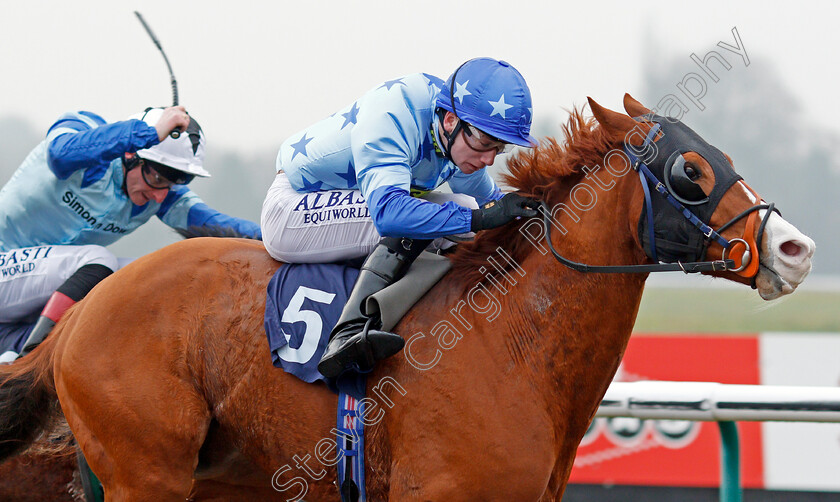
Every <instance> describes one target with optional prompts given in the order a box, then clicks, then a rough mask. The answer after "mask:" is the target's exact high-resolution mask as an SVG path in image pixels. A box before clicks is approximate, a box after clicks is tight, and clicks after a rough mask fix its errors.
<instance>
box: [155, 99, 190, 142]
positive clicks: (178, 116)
mask: <svg viewBox="0 0 840 502" xmlns="http://www.w3.org/2000/svg"><path fill="white" fill-rule="evenodd" d="M189 125H190V116H189V115H188V114H187V109H186V108H184V107H183V106H181V105H178V106H170V107H169V108H166V109H165V110H163V115H161V116H160V119H158V121H157V124H155V129H156V130H157V133H158V139H160V140H161V141H163V140H164V139H166V137H167V136H169V133H170V132H172V131H174V130H175V129H178V130H181V131H186V130H187V126H189Z"/></svg>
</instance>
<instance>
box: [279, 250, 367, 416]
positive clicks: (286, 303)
mask: <svg viewBox="0 0 840 502" xmlns="http://www.w3.org/2000/svg"><path fill="white" fill-rule="evenodd" d="M358 276H359V270H358V269H356V268H353V267H350V266H347V265H340V264H335V263H312V264H310V263H303V264H288V265H283V266H282V267H280V268H279V269H278V270H277V272H276V273H275V274H274V277H272V278H271V281H269V283H268V288H267V292H266V293H267V294H266V300H265V333H266V336H267V337H268V347H269V350H270V351H271V362H272V363H273V364H274V366H276V367H278V368H282V369H283V370H284V371H286V372H287V373H291V374H292V375H294V376H296V377H298V378H300V379H301V380H303V381H304V382H310V383H311V382H315V381H317V380H322V381H324V382H325V383H326V384H327V385H328V386H329V387H330V388H331V389H332V390H333V391H335V392H338V391H339V390H340V391H344V392H345V393H347V394H350V395H351V396H354V397H357V398H359V399H361V398H363V397H364V390H365V389H364V375H359V374H357V373H353V372H347V373H345V374H343V375H341V376H340V377H338V379H328V378H326V377H324V376H323V375H321V373H319V372H318V362H319V361H320V360H321V356H322V355H323V354H324V351H325V350H326V348H327V342H329V335H330V331H331V330H332V328H333V326H335V323H336V322H337V321H338V318H339V316H340V315H341V311H342V309H343V308H344V304H345V303H347V298H349V296H350V292H351V291H352V289H353V285H354V284H355V282H356V278H357V277H358Z"/></svg>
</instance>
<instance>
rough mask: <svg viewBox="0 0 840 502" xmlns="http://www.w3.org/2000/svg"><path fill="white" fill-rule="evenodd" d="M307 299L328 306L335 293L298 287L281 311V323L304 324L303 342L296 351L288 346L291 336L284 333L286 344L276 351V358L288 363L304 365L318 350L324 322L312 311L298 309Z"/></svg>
mask: <svg viewBox="0 0 840 502" xmlns="http://www.w3.org/2000/svg"><path fill="white" fill-rule="evenodd" d="M307 298H308V299H310V300H312V301H313V302H318V303H326V304H327V305H329V304H330V303H332V301H333V299H334V298H335V293H327V292H326V291H321V290H320V289H312V288H307V287H306V286H299V287H298V289H297V291H295V294H294V295H293V296H292V299H291V300H289V306H288V307H286V310H284V311H283V317H282V319H281V321H283V322H288V323H295V322H299V321H303V322H304V323H306V332H305V333H304V335H303V341H302V342H301V344H300V347H299V348H297V349H293V348H292V347H291V345H289V344H288V342H289V341H291V336H289V335H288V334H286V332H285V331H284V332H283V336H285V337H286V342H287V344H286V345H285V346H283V347H282V348H280V349H277V357H279V358H280V359H282V360H284V361H286V362H289V363H300V364H305V363H307V362H308V361H309V360H310V359H311V358H312V356H313V355H315V351H316V350H318V341H319V340H320V339H321V328H323V326H324V322H323V321H322V320H321V316H319V315H318V313H317V312H315V311H314V310H301V309H300V308H301V307H302V306H303V301H304V300H306V299H307Z"/></svg>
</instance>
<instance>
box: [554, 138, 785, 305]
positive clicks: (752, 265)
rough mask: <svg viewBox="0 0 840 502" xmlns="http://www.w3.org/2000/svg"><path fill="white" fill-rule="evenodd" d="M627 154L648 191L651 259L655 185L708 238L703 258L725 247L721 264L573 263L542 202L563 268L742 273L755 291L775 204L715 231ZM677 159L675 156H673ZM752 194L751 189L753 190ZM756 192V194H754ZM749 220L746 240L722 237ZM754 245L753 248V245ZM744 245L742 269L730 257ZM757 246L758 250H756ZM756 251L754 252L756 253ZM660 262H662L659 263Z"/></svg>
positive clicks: (743, 214)
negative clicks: (557, 239)
mask: <svg viewBox="0 0 840 502" xmlns="http://www.w3.org/2000/svg"><path fill="white" fill-rule="evenodd" d="M659 129H660V124H659V123H655V124H654V126H653V127H652V128H651V130H650V131H649V132H648V134H647V137H646V138H645V141H644V144H643V145H642V147H641V148H642V149H644V148H645V147H647V146H648V145H650V144H651V143H652V142H653V138H655V137H656V134H657V132H658V131H659ZM624 152H625V153H626V154H627V156H628V158H629V159H630V162H631V164H632V166H633V170H635V171H636V172H637V173H639V179H640V180H641V183H642V187H643V189H644V194H645V208H646V212H647V218H648V229H649V231H650V242H651V249H652V252H653V255H654V256H653V257H651V256H649V258H651V259H654V260H655V259H656V258H655V256H656V251H655V244H654V243H655V241H656V240H655V236H654V235H653V211H652V208H653V204H652V203H651V197H650V190H649V188H648V183H651V184H653V185H654V187H655V189H656V191H657V192H658V193H659V194H660V195H661V196H662V197H664V198H665V199H666V200H667V201H668V203H669V204H671V206H673V207H674V208H675V209H676V210H677V211H678V212H679V213H681V214H682V215H683V216H684V217H685V218H686V219H687V220H688V221H689V222H690V223H691V224H692V225H693V226H694V227H695V228H697V229H698V230H699V231H700V232H702V233H703V235H704V241H703V249H702V251H701V256H705V254H706V250H707V248H708V246H709V244H711V242H712V240H714V241H715V242H717V243H718V244H720V245H721V246H722V247H723V253H722V256H721V259H720V260H713V261H697V262H680V261H677V262H676V263H647V264H640V265H587V264H584V263H578V262H575V261H572V260H569V259H567V258H565V257H563V256H562V255H560V253H558V252H557V250H556V249H555V248H554V244H553V243H552V241H551V226H552V225H553V223H552V219H551V210H550V208H549V207H548V204H546V203H545V201H541V202H540V204H541V210H542V212H543V222H544V224H545V226H546V232H545V239H546V241H547V243H548V247H549V249H551V253H552V254H553V255H554V258H555V259H557V261H559V262H560V263H562V264H563V265H565V266H567V267H569V268H571V269H572V270H575V271H578V272H583V273H601V274H627V273H630V274H634V273H635V274H640V273H650V272H677V271H681V272H685V273H687V274H689V273H699V272H725V271H730V272H734V273H738V274H739V275H743V276H745V277H751V278H752V287H753V289H754V288H755V277H756V275H757V274H758V268H759V267H758V265H759V248H760V246H761V239H762V237H763V235H764V229H765V227H766V226H767V220H768V219H769V218H770V215H771V214H772V213H773V212H776V213H778V214H781V213H779V211H778V210H777V209H776V207H775V204H774V203H772V202H771V203H769V204H757V205H755V206H753V207H751V208H749V209H747V210H745V211H743V212H741V213H740V214H738V215H737V216H735V217H734V218H732V219H731V220H729V221H728V222H727V223H725V224H724V225H722V226H721V227H720V228H719V229H718V230H714V229H713V228H711V227H710V226H709V225H707V224H706V223H704V222H703V221H701V220H700V219H699V218H698V217H697V216H696V215H695V214H694V213H692V212H691V211H689V210H688V209H686V207H685V206H684V205H683V204H682V203H681V202H680V201H678V200H677V198H675V197H674V195H673V194H671V192H670V191H669V188H668V186H666V184H665V183H663V182H662V181H660V180H659V179H658V178H657V177H656V175H655V174H654V173H653V172H651V170H650V168H649V167H648V166H647V164H645V163H644V162H643V161H642V159H641V158H639V157H638V156H637V155H635V154H634V153H633V151H631V149H630V148H628V146H627V144H626V143H625V144H624ZM672 157H673V156H672ZM750 190H751V189H750ZM751 191H752V190H751ZM752 193H753V195H756V199H757V200H761V199H760V198H759V197H758V196H757V194H755V192H752ZM762 209H766V210H767V211H766V214H765V215H764V217H763V218H762V220H761V224H760V225H759V228H758V233H757V234H755V235H756V240H755V241H753V240H752V238H751V235H750V233H751V229H752V228H753V227H754V223H755V219H756V216H757V215H758V211H760V210H762ZM744 217H748V220H747V225H746V228H745V235H744V238H735V239H731V240H727V239H725V238H724V237H723V236H722V235H721V233H723V231H725V230H726V229H727V228H729V227H731V226H732V225H734V224H735V223H736V222H738V221H739V220H741V218H744ZM750 243H752V245H751V244H750ZM737 244H740V245H741V246H743V247H744V250H743V252H742V253H741V256H740V260H739V261H740V265H739V266H737V267H736V266H735V260H733V259H732V258H727V254H731V253H732V250H733V248H734V247H735V246H736V245H737ZM753 246H754V247H755V249H754V250H753ZM753 251H754V252H753ZM657 261H658V260H657Z"/></svg>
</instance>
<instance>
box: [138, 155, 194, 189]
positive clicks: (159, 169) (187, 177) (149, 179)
mask: <svg viewBox="0 0 840 502" xmlns="http://www.w3.org/2000/svg"><path fill="white" fill-rule="evenodd" d="M142 162H143V164H142V165H141V167H140V172H141V173H142V174H143V181H145V182H146V184H147V185H149V187H151V188H154V189H156V190H160V189H164V188H165V189H169V188H172V186H173V185H186V184H187V183H189V182H190V181H192V180H193V178H195V176H193V175H191V174H188V173H185V172H183V171H179V170H177V169H172V168H171V167H169V166H165V165H163V164H160V163H158V162H154V161H152V160H148V159H142Z"/></svg>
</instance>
